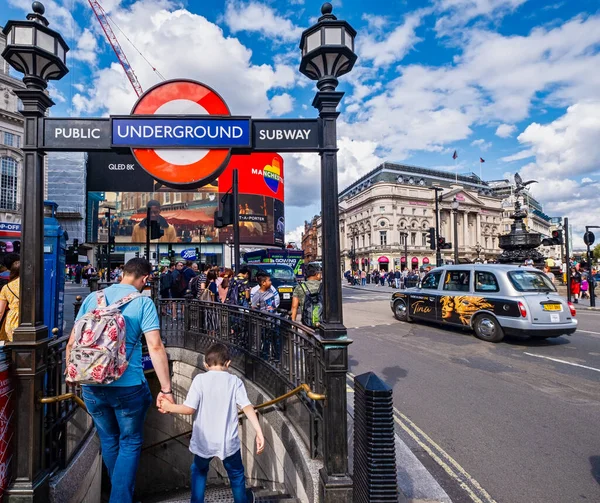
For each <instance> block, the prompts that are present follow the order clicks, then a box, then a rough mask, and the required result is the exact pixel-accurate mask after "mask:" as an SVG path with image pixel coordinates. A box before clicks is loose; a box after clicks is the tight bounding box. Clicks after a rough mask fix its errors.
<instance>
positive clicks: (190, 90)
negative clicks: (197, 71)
mask: <svg viewBox="0 0 600 503" xmlns="http://www.w3.org/2000/svg"><path fill="white" fill-rule="evenodd" d="M131 115H231V113H230V112H229V108H228V107H227V104H226V103H225V101H223V98H221V96H219V94H217V93H216V92H215V91H213V90H212V89H211V88H210V87H208V86H206V85H204V84H201V83H200V82H195V81H193V80H171V81H166V82H162V83H160V84H158V85H157V86H155V87H153V88H152V89H150V90H148V91H147V92H146V93H145V94H144V95H142V97H141V98H140V99H139V100H138V102H137V103H136V104H135V106H134V107H133V110H132V111H131ZM131 150H132V152H133V155H134V156H135V158H136V160H137V161H138V162H139V163H140V165H141V166H142V167H143V168H144V169H145V170H146V171H147V172H148V173H150V175H152V176H153V177H154V178H156V179H157V180H159V181H161V182H164V183H165V184H167V185H176V186H178V187H180V188H183V187H185V186H189V187H192V186H195V187H199V186H202V185H206V184H207V183H209V182H211V181H213V180H214V179H216V178H217V177H218V176H219V174H220V173H221V172H222V171H223V170H224V169H225V167H226V166H227V164H228V162H229V157H230V153H231V151H230V150H229V149H181V148H177V149H174V148H171V149H168V148H165V149H157V148H154V149H148V148H132V149H131Z"/></svg>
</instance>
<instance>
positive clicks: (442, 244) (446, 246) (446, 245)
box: [438, 236, 452, 250]
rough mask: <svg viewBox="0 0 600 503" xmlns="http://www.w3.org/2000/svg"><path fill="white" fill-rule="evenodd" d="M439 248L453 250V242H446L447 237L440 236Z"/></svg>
mask: <svg viewBox="0 0 600 503" xmlns="http://www.w3.org/2000/svg"><path fill="white" fill-rule="evenodd" d="M438 248H439V249H440V250H451V249H452V243H446V238H444V237H441V236H440V237H439V238H438Z"/></svg>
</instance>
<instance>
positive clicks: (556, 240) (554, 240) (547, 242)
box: [542, 229, 563, 246]
mask: <svg viewBox="0 0 600 503" xmlns="http://www.w3.org/2000/svg"><path fill="white" fill-rule="evenodd" d="M562 244H563V233H562V231H561V230H558V229H557V230H554V231H552V237H551V238H545V239H542V246H556V245H562Z"/></svg>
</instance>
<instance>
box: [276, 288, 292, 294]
mask: <svg viewBox="0 0 600 503" xmlns="http://www.w3.org/2000/svg"><path fill="white" fill-rule="evenodd" d="M279 291H280V292H281V293H291V292H292V291H293V288H280V289H279Z"/></svg>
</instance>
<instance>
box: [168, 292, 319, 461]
mask: <svg viewBox="0 0 600 503" xmlns="http://www.w3.org/2000/svg"><path fill="white" fill-rule="evenodd" d="M157 307H158V311H159V314H160V318H161V334H162V337H163V339H164V340H165V341H166V345H167V346H170V347H180V348H184V349H189V350H191V351H196V352H200V353H203V352H204V351H205V350H206V349H207V348H208V347H209V346H210V345H211V344H212V343H213V342H217V341H218V342H223V343H225V344H227V345H228V346H229V347H230V351H231V358H232V366H233V367H234V368H236V369H237V370H238V371H240V372H242V373H243V374H244V376H245V377H246V378H247V379H249V380H250V381H252V382H254V383H255V384H257V385H258V386H260V387H261V388H262V389H264V390H265V391H266V392H267V393H268V394H269V395H270V396H271V397H276V396H279V395H283V394H284V393H286V392H288V391H290V390H292V389H294V388H296V387H297V386H299V385H300V384H307V385H308V386H309V387H310V389H311V390H312V391H313V392H314V393H318V394H326V389H325V381H324V364H323V350H322V347H321V345H320V343H319V340H318V339H317V337H315V333H314V332H313V331H312V330H311V329H308V328H307V327H305V326H303V325H300V324H298V323H295V322H293V321H291V320H289V319H286V318H285V317H282V316H280V315H277V314H269V313H264V312H261V311H256V310H254V309H248V308H244V307H238V306H233V305H228V304H221V303H215V302H201V301H198V300H188V299H159V300H158V301H157ZM282 407H284V409H282V410H283V412H284V414H286V415H287V416H288V418H289V419H290V420H291V421H292V422H293V423H294V424H295V426H296V427H297V428H298V431H299V433H300V435H301V437H302V438H303V440H304V442H305V444H306V446H307V448H308V449H309V450H310V453H311V456H312V457H317V456H319V455H321V454H322V448H323V445H322V426H323V414H322V412H323V410H322V408H323V403H322V402H315V401H313V400H310V399H308V397H307V396H306V395H305V394H303V393H302V394H300V395H299V400H298V401H297V402H295V403H287V404H285V406H282Z"/></svg>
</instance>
